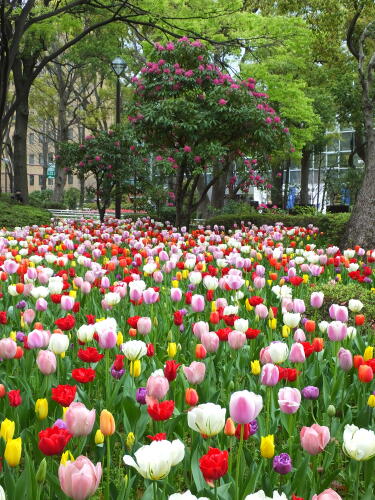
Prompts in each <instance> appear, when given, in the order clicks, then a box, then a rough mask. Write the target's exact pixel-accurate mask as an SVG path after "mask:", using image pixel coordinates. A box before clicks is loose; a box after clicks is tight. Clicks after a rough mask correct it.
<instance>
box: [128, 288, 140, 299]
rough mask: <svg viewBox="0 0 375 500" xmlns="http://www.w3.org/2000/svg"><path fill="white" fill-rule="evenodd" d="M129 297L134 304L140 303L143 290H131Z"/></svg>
mask: <svg viewBox="0 0 375 500" xmlns="http://www.w3.org/2000/svg"><path fill="white" fill-rule="evenodd" d="M129 297H130V300H132V301H133V302H139V301H140V300H141V299H142V297H143V296H142V292H141V290H138V288H136V287H132V288H130V292H129Z"/></svg>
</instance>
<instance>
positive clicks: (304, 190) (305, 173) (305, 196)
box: [300, 146, 311, 206]
mask: <svg viewBox="0 0 375 500" xmlns="http://www.w3.org/2000/svg"><path fill="white" fill-rule="evenodd" d="M310 156H311V150H310V149H309V148H308V147H307V146H305V147H304V148H303V149H302V158H301V195H300V204H301V205H303V206H305V205H308V204H309V201H310V200H309V174H310Z"/></svg>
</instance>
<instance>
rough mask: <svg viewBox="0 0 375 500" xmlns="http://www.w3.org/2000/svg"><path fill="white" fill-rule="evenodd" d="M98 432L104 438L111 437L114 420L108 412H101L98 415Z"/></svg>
mask: <svg viewBox="0 0 375 500" xmlns="http://www.w3.org/2000/svg"><path fill="white" fill-rule="evenodd" d="M100 430H101V431H102V433H103V435H104V436H112V434H113V433H114V432H115V430H116V424H115V419H114V418H113V415H112V413H111V412H110V411H108V410H102V412H101V414H100Z"/></svg>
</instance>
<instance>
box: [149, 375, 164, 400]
mask: <svg viewBox="0 0 375 500" xmlns="http://www.w3.org/2000/svg"><path fill="white" fill-rule="evenodd" d="M146 390H147V396H148V397H149V398H153V399H157V400H160V399H163V398H164V397H165V395H166V394H167V392H168V390H169V382H168V379H167V378H166V377H164V375H150V377H149V378H148V380H147V384H146Z"/></svg>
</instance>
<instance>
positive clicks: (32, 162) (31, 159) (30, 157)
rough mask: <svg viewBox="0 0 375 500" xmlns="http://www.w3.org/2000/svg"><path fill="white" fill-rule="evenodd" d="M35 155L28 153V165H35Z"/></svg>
mask: <svg viewBox="0 0 375 500" xmlns="http://www.w3.org/2000/svg"><path fill="white" fill-rule="evenodd" d="M34 162H35V157H34V155H33V154H30V155H29V165H35V163H34Z"/></svg>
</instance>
